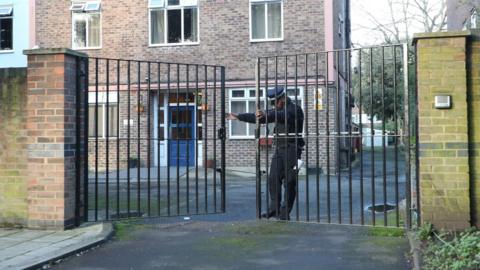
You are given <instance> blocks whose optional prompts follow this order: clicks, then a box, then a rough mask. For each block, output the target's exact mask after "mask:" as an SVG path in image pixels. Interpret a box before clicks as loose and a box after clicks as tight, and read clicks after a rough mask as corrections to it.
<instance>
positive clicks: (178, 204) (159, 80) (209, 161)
mask: <svg viewBox="0 0 480 270" xmlns="http://www.w3.org/2000/svg"><path fill="white" fill-rule="evenodd" d="M77 67H78V68H77V70H78V72H77V88H78V91H77V92H78V96H77V100H82V101H83V102H77V104H83V105H82V106H80V105H79V106H78V107H77V111H78V113H77V115H78V117H77V126H78V127H79V128H78V129H77V141H78V142H79V143H78V144H77V147H78V149H77V150H78V151H79V152H81V153H82V155H81V156H82V157H80V155H77V156H78V157H79V158H77V168H76V170H77V175H78V179H77V182H78V183H81V184H80V185H79V188H80V189H82V190H81V192H77V193H78V194H80V193H82V194H83V196H82V198H80V197H79V198H77V206H78V211H77V212H78V215H81V216H83V220H85V221H98V220H116V219H121V218H129V217H159V216H179V215H196V214H211V213H222V212H225V170H224V168H225V132H224V130H225V118H224V117H223V116H224V114H225V68H224V67H223V66H211V65H197V64H184V63H167V62H153V61H136V60H123V59H107V58H79V61H78V64H77ZM81 149H83V150H81Z"/></svg>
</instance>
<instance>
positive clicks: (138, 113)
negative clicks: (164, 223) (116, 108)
mask: <svg viewBox="0 0 480 270" xmlns="http://www.w3.org/2000/svg"><path fill="white" fill-rule="evenodd" d="M141 65H142V63H141V62H140V61H138V62H137V81H138V86H137V87H138V89H137V90H138V92H137V158H138V166H137V216H138V215H140V211H141V209H140V196H141V195H140V179H141V174H140V167H141V166H140V164H141V160H142V158H141V153H140V143H141V139H140V135H141V133H140V130H141V124H140V99H141V93H140V92H141V90H142V81H141V73H140V71H141Z"/></svg>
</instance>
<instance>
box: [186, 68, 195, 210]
mask: <svg viewBox="0 0 480 270" xmlns="http://www.w3.org/2000/svg"><path fill="white" fill-rule="evenodd" d="M186 68H187V71H186V75H185V76H186V80H187V81H186V85H187V87H186V91H187V92H186V94H185V100H186V102H187V112H188V113H187V123H189V124H190V121H191V122H192V123H196V121H195V111H194V112H193V113H194V114H193V117H191V116H190V65H188V64H187V65H186ZM191 118H192V119H191ZM195 130H196V127H195V125H194V127H193V132H192V133H191V134H190V137H189V138H188V140H191V139H192V137H193V136H195V135H194V134H195ZM186 143H187V183H186V185H187V187H186V188H187V190H186V195H187V214H190V142H189V141H187V142H186Z"/></svg>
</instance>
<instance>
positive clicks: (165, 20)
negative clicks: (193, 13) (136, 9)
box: [148, 0, 200, 47]
mask: <svg viewBox="0 0 480 270" xmlns="http://www.w3.org/2000/svg"><path fill="white" fill-rule="evenodd" d="M194 2H196V5H192V4H188V5H182V0H180V2H179V3H180V5H175V6H169V5H168V0H164V1H163V5H164V6H163V7H162V6H151V5H150V3H149V7H148V46H149V47H168V46H189V45H198V44H200V7H199V5H198V1H195V0H194ZM192 7H195V8H196V9H197V41H195V42H185V40H184V38H185V33H184V28H185V26H184V12H185V11H184V10H185V8H192ZM152 10H163V12H164V14H163V20H164V25H165V29H164V33H163V35H164V40H165V43H152ZM168 10H181V18H180V20H181V28H182V29H181V38H182V42H178V43H168V16H167V11H168Z"/></svg>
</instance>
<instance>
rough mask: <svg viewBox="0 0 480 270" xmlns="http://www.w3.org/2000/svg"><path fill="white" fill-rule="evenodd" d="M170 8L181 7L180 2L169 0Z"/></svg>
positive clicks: (178, 0)
mask: <svg viewBox="0 0 480 270" xmlns="http://www.w3.org/2000/svg"><path fill="white" fill-rule="evenodd" d="M168 5H169V6H178V5H180V0H168Z"/></svg>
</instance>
